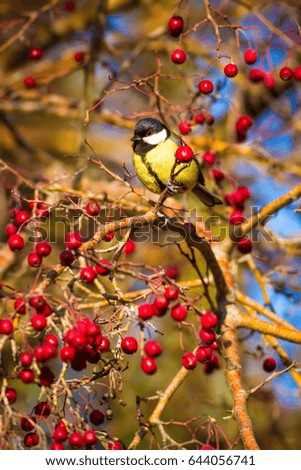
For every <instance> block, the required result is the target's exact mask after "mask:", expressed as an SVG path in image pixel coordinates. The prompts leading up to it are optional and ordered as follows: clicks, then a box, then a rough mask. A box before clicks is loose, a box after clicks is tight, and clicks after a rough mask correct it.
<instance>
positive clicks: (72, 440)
mask: <svg viewBox="0 0 301 470" xmlns="http://www.w3.org/2000/svg"><path fill="white" fill-rule="evenodd" d="M68 443H69V445H70V447H75V448H76V449H80V448H81V447H82V445H83V436H82V435H81V434H80V433H79V432H73V433H72V434H70V436H69V439H68Z"/></svg>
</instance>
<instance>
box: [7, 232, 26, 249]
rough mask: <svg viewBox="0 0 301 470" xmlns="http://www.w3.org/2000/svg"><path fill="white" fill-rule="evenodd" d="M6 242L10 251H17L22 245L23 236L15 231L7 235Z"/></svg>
mask: <svg viewBox="0 0 301 470" xmlns="http://www.w3.org/2000/svg"><path fill="white" fill-rule="evenodd" d="M7 243H8V246H9V248H10V249H11V251H19V250H22V248H23V247H24V238H23V237H21V235H19V234H18V233H15V234H14V235H10V236H9V237H8V240H7Z"/></svg>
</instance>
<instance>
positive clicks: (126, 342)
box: [121, 336, 138, 354]
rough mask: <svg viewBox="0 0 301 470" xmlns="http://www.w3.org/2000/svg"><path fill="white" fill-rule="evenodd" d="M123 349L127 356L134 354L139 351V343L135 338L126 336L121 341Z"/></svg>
mask: <svg viewBox="0 0 301 470" xmlns="http://www.w3.org/2000/svg"><path fill="white" fill-rule="evenodd" d="M121 349H122V351H123V352H124V353H125V354H134V353H135V352H136V351H137V349H138V343H137V340H136V338H134V337H133V336H126V337H125V338H123V339H122V341H121Z"/></svg>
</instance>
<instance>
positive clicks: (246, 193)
mask: <svg viewBox="0 0 301 470" xmlns="http://www.w3.org/2000/svg"><path fill="white" fill-rule="evenodd" d="M234 195H235V197H236V198H237V197H240V198H241V199H242V202H244V201H245V200H246V199H249V197H250V196H251V193H250V189H249V188H248V186H239V188H237V190H236V191H235V193H234Z"/></svg>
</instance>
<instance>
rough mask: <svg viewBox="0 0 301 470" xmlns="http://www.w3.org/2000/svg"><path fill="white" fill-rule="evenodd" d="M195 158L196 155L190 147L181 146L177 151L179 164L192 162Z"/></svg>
mask: <svg viewBox="0 0 301 470" xmlns="http://www.w3.org/2000/svg"><path fill="white" fill-rule="evenodd" d="M193 157H194V153H193V150H192V148H191V147H189V145H181V146H180V147H178V148H177V150H176V159H177V161H178V162H190V161H191V160H192V159H193Z"/></svg>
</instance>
